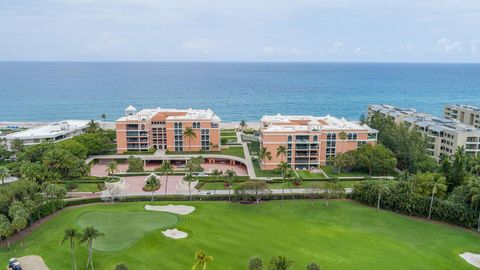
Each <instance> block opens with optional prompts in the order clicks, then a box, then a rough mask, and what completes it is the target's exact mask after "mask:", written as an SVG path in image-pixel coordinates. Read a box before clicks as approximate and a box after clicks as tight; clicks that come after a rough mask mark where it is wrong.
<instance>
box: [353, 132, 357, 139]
mask: <svg viewBox="0 0 480 270" xmlns="http://www.w3.org/2000/svg"><path fill="white" fill-rule="evenodd" d="M352 140H354V141H356V140H357V133H353V135H352Z"/></svg>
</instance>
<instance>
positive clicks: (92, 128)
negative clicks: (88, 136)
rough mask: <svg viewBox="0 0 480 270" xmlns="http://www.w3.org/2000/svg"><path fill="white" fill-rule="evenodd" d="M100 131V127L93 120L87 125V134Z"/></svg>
mask: <svg viewBox="0 0 480 270" xmlns="http://www.w3.org/2000/svg"><path fill="white" fill-rule="evenodd" d="M99 130H100V125H99V124H98V122H95V121H94V120H93V119H92V120H90V122H88V124H87V133H97V132H98V131H99Z"/></svg>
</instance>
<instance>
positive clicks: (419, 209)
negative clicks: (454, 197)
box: [352, 180, 478, 229]
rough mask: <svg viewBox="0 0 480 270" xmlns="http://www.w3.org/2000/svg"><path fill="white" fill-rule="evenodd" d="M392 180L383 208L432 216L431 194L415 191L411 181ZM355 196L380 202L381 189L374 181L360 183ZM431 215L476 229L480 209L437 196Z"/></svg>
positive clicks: (371, 201) (368, 201)
mask: <svg viewBox="0 0 480 270" xmlns="http://www.w3.org/2000/svg"><path fill="white" fill-rule="evenodd" d="M390 184H391V187H390V190H389V191H388V192H386V193H385V194H384V195H383V196H382V199H381V202H380V207H381V208H383V209H387V210H390V211H393V212H397V213H401V214H405V215H409V216H416V217H427V216H428V210H429V208H430V197H425V196H421V195H419V194H415V193H412V192H411V191H410V187H409V184H408V183H404V182H394V181H390ZM352 199H354V200H357V201H359V202H362V203H364V204H367V205H370V206H377V199H378V193H377V186H376V184H375V183H374V181H372V180H369V181H363V182H360V183H358V184H356V185H355V187H354V189H353V192H352ZM431 219H433V220H437V221H442V222H446V223H449V224H453V225H457V226H462V227H465V228H470V229H473V228H476V227H477V222H478V220H477V219H478V213H477V212H476V211H474V210H473V209H471V208H469V207H468V206H467V205H465V204H460V203H456V202H452V201H449V200H443V199H439V198H436V199H435V200H434V204H433V209H432V216H431Z"/></svg>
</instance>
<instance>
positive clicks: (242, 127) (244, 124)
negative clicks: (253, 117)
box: [239, 120, 247, 131]
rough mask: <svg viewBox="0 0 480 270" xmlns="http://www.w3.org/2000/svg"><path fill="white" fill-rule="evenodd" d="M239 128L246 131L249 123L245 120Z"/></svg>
mask: <svg viewBox="0 0 480 270" xmlns="http://www.w3.org/2000/svg"><path fill="white" fill-rule="evenodd" d="M239 126H240V130H241V131H244V130H245V129H246V128H247V122H245V120H242V121H240V124H239Z"/></svg>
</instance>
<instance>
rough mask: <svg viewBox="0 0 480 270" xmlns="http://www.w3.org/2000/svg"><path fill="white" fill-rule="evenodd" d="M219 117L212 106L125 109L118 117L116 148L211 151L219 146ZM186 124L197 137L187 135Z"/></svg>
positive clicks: (123, 149) (125, 149)
mask: <svg viewBox="0 0 480 270" xmlns="http://www.w3.org/2000/svg"><path fill="white" fill-rule="evenodd" d="M220 121H221V120H220V118H219V117H218V116H217V115H216V114H215V113H214V112H213V111H212V110H210V109H207V110H193V109H187V110H177V109H162V108H156V109H143V110H141V111H138V112H137V109H136V108H135V107H133V106H128V108H126V109H125V116H124V117H121V118H119V119H118V120H117V121H116V130H117V152H118V153H124V152H126V151H148V150H149V149H163V150H169V151H175V152H182V151H212V150H218V149H219V147H220ZM187 127H190V128H192V129H193V132H194V133H195V137H186V136H184V135H183V134H184V131H185V129H186V128H187Z"/></svg>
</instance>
